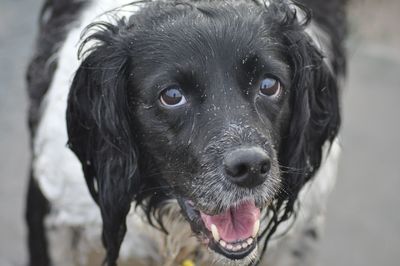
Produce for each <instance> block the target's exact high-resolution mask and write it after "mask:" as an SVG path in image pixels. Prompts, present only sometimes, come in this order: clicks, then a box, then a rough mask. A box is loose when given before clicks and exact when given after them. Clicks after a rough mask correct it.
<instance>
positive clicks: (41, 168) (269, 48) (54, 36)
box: [27, 0, 346, 266]
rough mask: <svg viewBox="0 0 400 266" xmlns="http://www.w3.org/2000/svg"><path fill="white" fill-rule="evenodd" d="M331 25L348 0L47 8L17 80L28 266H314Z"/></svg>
mask: <svg viewBox="0 0 400 266" xmlns="http://www.w3.org/2000/svg"><path fill="white" fill-rule="evenodd" d="M344 13H345V0H331V1H323V0H301V1H296V2H294V1H290V0H280V1H278V0H271V1H267V0H264V1H262V0H225V1H217V0H179V1H177V0H176V1H173V0H170V1H168V0H159V1H157V0H145V1H133V0H86V1H84V0H47V1H46V3H45V5H44V8H43V12H42V16H41V24H40V35H39V38H38V44H37V50H36V53H35V56H34V58H33V60H32V62H31V64H30V66H29V69H28V89H29V93H30V99H31V106H30V113H29V115H30V116H29V122H30V129H31V136H32V142H31V143H32V150H33V159H32V168H31V178H30V184H29V191H28V198H27V222H28V226H29V249H30V264H31V265H40V266H46V265H50V264H51V265H57V266H58V265H99V264H101V263H102V261H103V260H104V258H105V263H106V264H107V265H110V266H111V265H116V263H117V259H118V262H119V264H120V265H121V264H124V263H126V265H179V264H182V263H186V264H190V263H189V262H193V263H195V264H196V265H210V264H211V263H214V264H216V265H269V266H271V265H272V266H276V265H297V266H298V265H307V266H310V265H312V263H313V253H314V252H313V250H314V248H315V245H316V242H317V240H318V238H319V235H320V231H321V226H322V224H323V219H324V211H325V203H326V198H327V196H328V194H329V191H330V190H331V188H332V186H333V183H334V179H335V175H336V163H337V159H338V153H339V149H338V144H337V141H336V137H337V134H338V130H339V125H340V111H339V107H340V106H339V94H340V90H339V86H340V84H341V81H342V79H343V76H344V73H345V54H344V48H343V46H344V37H345V32H346V25H345V15H344ZM85 180H86V184H85ZM93 199H94V200H93ZM101 243H103V245H104V247H105V250H106V252H105V253H104V252H102V246H101V245H102V244H101Z"/></svg>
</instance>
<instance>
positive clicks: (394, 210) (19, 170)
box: [0, 0, 400, 266]
mask: <svg viewBox="0 0 400 266" xmlns="http://www.w3.org/2000/svg"><path fill="white" fill-rule="evenodd" d="M40 2H41V1H38V0H24V1H22V0H1V1H0V266H8V265H14V266H17V265H24V263H25V262H26V250H25V241H24V239H25V235H26V230H25V227H24V220H23V205H24V195H25V190H26V185H27V168H28V163H29V161H28V160H29V149H28V145H29V144H28V134H27V127H26V122H25V121H26V110H27V105H26V104H27V101H26V95H25V83H24V80H25V76H24V75H25V68H26V63H27V61H28V59H29V56H30V54H31V48H32V44H33V40H34V36H35V32H36V30H37V28H36V20H37V15H38V12H39V8H40ZM399 11H400V1H398V0H384V1H373V0H365V1H362V2H358V3H356V4H355V5H353V7H352V12H351V14H350V20H351V22H352V24H351V25H352V26H351V38H350V39H351V40H350V42H349V58H350V64H349V79H348V81H347V88H346V90H345V91H344V93H343V100H344V103H343V110H344V123H343V130H342V141H341V142H342V146H343V156H342V162H341V167H340V171H339V172H340V175H339V180H338V181H337V186H336V189H335V191H334V192H333V195H332V197H331V200H330V203H329V208H328V217H327V227H326V235H325V237H324V240H323V241H322V245H321V248H320V249H321V250H320V255H319V257H320V259H319V261H320V263H319V265H322V266H338V265H344V266H347V265H349V266H350V265H351V266H378V265H379V266H380V265H384V266H398V265H400V212H399V209H400V208H399V206H400V192H399V189H400V159H399V155H398V154H399V151H400V140H399V136H400V134H399V131H400V119H399V117H398V116H399V115H400V104H399V103H398V101H399V99H400V34H399V32H400V31H399V30H398V27H399V26H400V19H399V18H398V13H399Z"/></svg>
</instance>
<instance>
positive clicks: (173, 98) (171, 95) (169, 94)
mask: <svg viewBox="0 0 400 266" xmlns="http://www.w3.org/2000/svg"><path fill="white" fill-rule="evenodd" d="M160 102H161V104H162V105H165V106H167V107H177V106H181V105H184V104H185V103H186V102H187V101H186V98H185V96H184V95H183V93H182V91H181V88H180V87H179V86H178V85H172V86H169V87H168V88H166V89H164V90H163V91H161V93H160Z"/></svg>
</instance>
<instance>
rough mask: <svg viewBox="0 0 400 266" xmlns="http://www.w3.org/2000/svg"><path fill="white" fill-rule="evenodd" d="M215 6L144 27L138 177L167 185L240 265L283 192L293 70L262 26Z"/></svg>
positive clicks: (138, 53)
mask: <svg viewBox="0 0 400 266" xmlns="http://www.w3.org/2000/svg"><path fill="white" fill-rule="evenodd" d="M246 7H247V6H246ZM214 8H215V7H214ZM217 8H218V11H217V12H216V14H215V15H216V16H217V17H216V18H212V17H211V16H210V15H207V13H206V11H203V12H199V11H197V12H193V11H192V12H189V11H187V10H186V11H185V12H187V14H185V15H179V16H178V17H177V18H174V21H173V22H174V23H171V21H168V22H160V23H159V25H157V26H153V27H147V25H144V22H142V23H141V25H142V27H143V25H144V29H143V30H140V31H136V32H135V33H134V38H135V40H136V41H135V42H134V43H135V44H134V45H133V46H132V54H131V61H132V65H131V68H130V70H129V71H130V72H131V73H132V77H131V79H130V86H129V89H128V90H129V92H128V93H131V94H132V95H131V97H130V98H131V99H132V101H131V102H130V103H129V105H130V107H131V109H132V114H133V120H134V124H135V125H136V127H137V129H136V130H135V134H136V135H137V137H136V140H137V145H138V149H139V154H140V156H141V158H140V159H142V160H143V162H141V161H139V164H141V168H140V169H141V175H143V176H144V177H145V178H152V179H155V180H157V181H155V182H159V183H163V184H165V185H166V186H167V187H168V190H169V195H170V196H171V197H174V198H177V199H178V200H179V202H180V205H181V207H182V210H183V211H184V214H185V215H186V216H187V218H188V221H189V222H190V223H191V226H192V229H193V231H195V232H196V233H197V234H199V236H200V237H201V238H202V239H203V242H206V243H208V244H209V246H210V248H211V249H213V250H214V251H216V252H219V253H221V254H223V255H224V256H226V257H227V258H230V259H242V258H243V257H246V256H247V255H249V254H250V253H251V251H253V250H254V247H255V246H256V241H254V240H255V239H256V237H257V233H258V228H259V218H260V209H261V208H264V207H266V206H268V203H270V202H271V201H272V200H273V199H274V197H275V196H276V193H277V191H278V190H279V187H280V184H281V182H280V180H281V176H280V170H279V162H278V155H277V154H278V150H279V147H280V144H281V141H282V137H283V136H285V132H287V124H288V115H289V111H290V110H289V109H290V108H289V105H288V98H289V97H288V96H289V94H290V91H289V88H290V75H291V73H290V71H291V70H290V67H289V63H288V62H286V61H285V59H284V55H283V54H281V53H279V51H276V47H274V44H273V39H274V38H273V36H271V34H270V33H269V32H268V29H267V27H266V25H265V22H264V21H263V20H261V19H254V18H251V17H250V14H249V13H248V12H245V13H239V12H237V17H236V19H235V20H232V19H230V18H229V16H232V15H234V14H232V13H231V12H232V11H235V10H231V9H232V7H224V6H223V5H221V7H217ZM253 8H254V7H253ZM211 11H213V12H215V10H214V9H212V10H211ZM235 12H236V11H235ZM153 23H154V22H153ZM142 156H143V158H142ZM140 159H139V160H140ZM160 180H162V181H161V182H160Z"/></svg>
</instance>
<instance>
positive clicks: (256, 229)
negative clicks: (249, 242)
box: [251, 220, 260, 238]
mask: <svg viewBox="0 0 400 266" xmlns="http://www.w3.org/2000/svg"><path fill="white" fill-rule="evenodd" d="M259 229H260V220H257V221H256V222H255V223H254V227H253V234H251V236H252V237H253V238H255V237H256V236H257V233H258V230H259Z"/></svg>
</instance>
